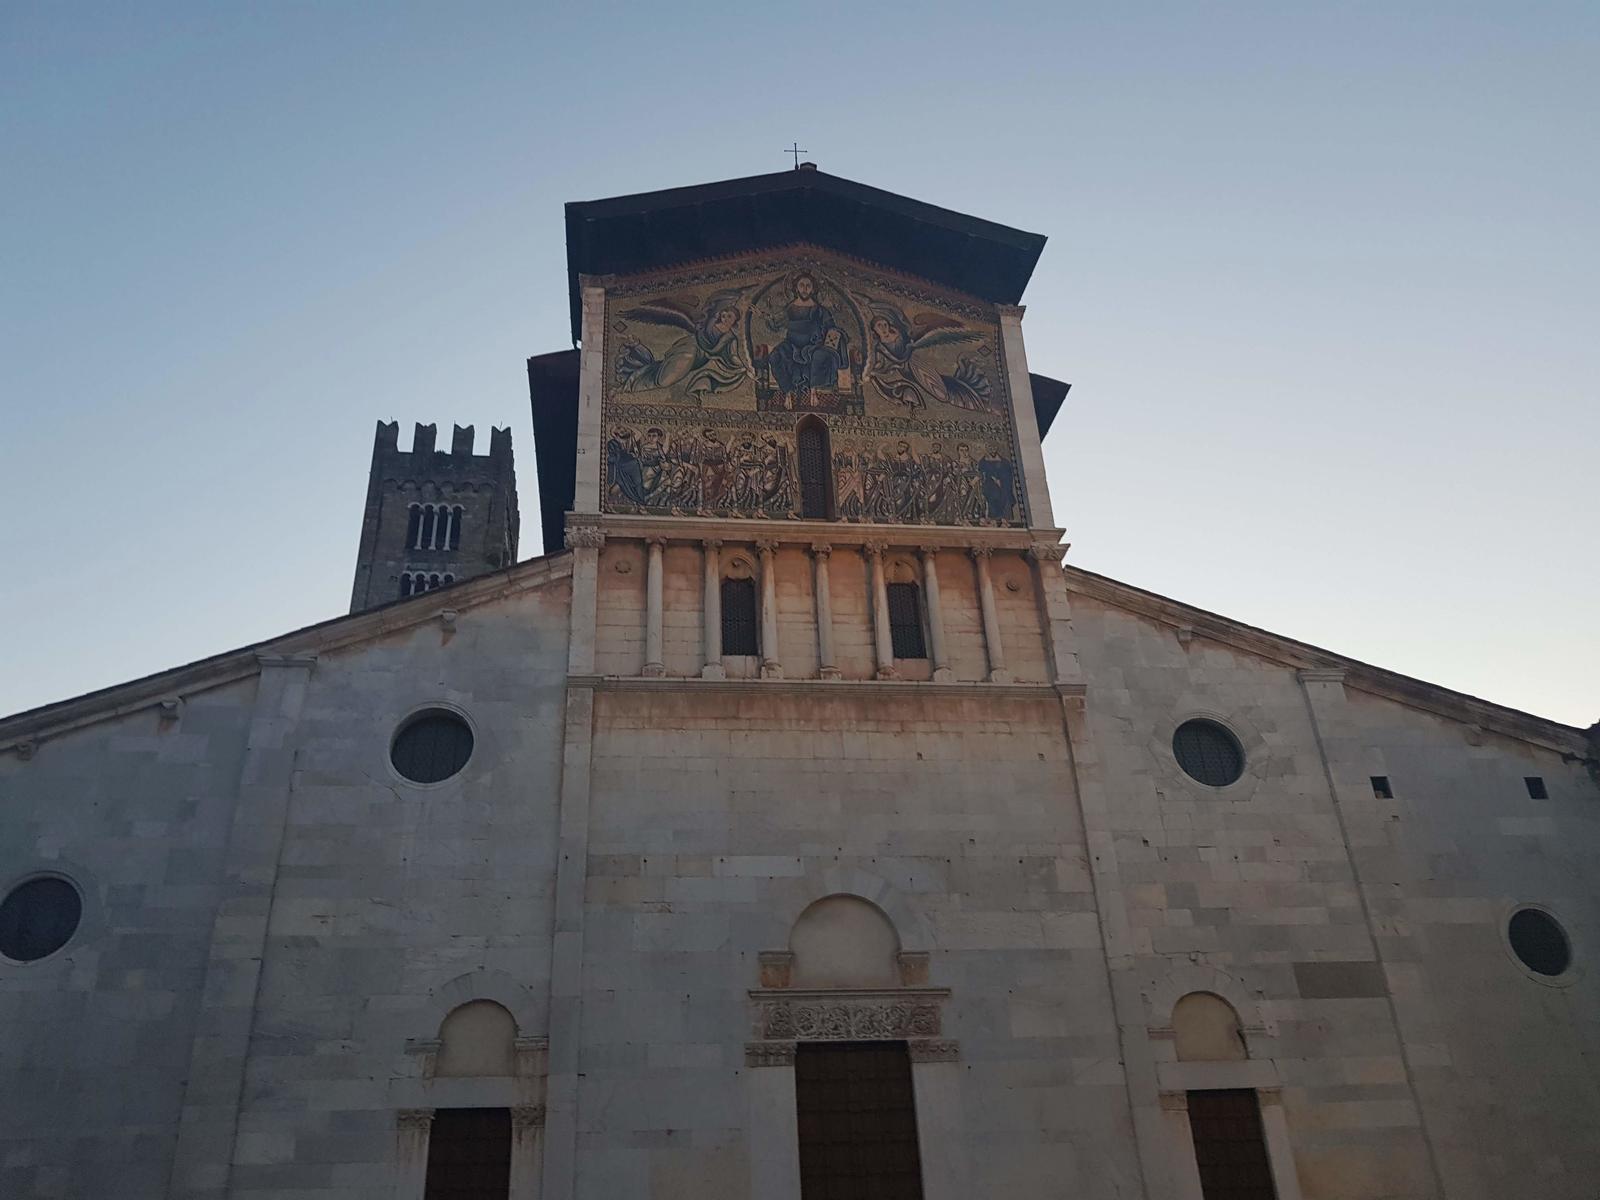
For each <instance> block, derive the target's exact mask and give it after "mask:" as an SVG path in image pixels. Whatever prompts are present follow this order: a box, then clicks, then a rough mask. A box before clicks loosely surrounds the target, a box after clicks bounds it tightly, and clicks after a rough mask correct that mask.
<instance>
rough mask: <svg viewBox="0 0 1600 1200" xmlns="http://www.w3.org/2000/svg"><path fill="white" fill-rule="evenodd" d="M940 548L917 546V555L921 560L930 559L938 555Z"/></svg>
mask: <svg viewBox="0 0 1600 1200" xmlns="http://www.w3.org/2000/svg"><path fill="white" fill-rule="evenodd" d="M942 548H943V547H940V546H918V547H917V553H918V554H920V555H922V557H923V558H932V557H933V556H934V555H935V554H937V553H939V551H940V550H941V549H942Z"/></svg>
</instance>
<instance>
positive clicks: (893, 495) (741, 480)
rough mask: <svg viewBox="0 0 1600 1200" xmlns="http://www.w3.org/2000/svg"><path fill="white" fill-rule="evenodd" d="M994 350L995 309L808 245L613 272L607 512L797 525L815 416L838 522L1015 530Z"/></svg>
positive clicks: (1015, 499) (1004, 408)
mask: <svg viewBox="0 0 1600 1200" xmlns="http://www.w3.org/2000/svg"><path fill="white" fill-rule="evenodd" d="M1001 353H1002V352H1001V342H1000V330H999V323H998V321H997V319H996V316H995V313H994V311H993V308H992V306H987V305H984V304H982V303H980V302H978V301H974V300H970V299H966V298H963V297H961V296H958V295H956V294H953V293H948V292H944V291H942V290H939V289H937V288H935V287H934V286H933V285H930V284H923V283H920V282H917V281H914V280H910V279H907V278H904V277H899V276H893V275H890V274H888V273H886V272H880V271H876V270H874V269H872V268H870V267H867V266H865V265H862V264H855V263H849V262H845V261H842V260H838V259H834V258H831V257H827V256H822V255H819V254H817V253H815V252H808V251H795V252H791V253H787V254H782V255H769V256H765V257H763V258H761V259H759V260H750V259H746V260H741V261H736V262H730V263H722V264H718V265H714V266H707V267H704V268H702V269H699V270H687V271H680V272H675V273H671V274H658V275H651V276H648V277H645V276H636V277H633V278H630V279H625V280H620V281H612V282H611V284H610V285H609V286H608V287H607V292H606V341H605V360H606V381H605V391H604V401H603V420H604V435H605V460H604V464H603V477H602V489H603V505H604V507H605V509H606V511H608V512H628V513H651V514H657V515H685V516H687V515H702V516H739V517H756V518H768V519H777V520H784V519H795V518H799V517H800V515H801V513H802V511H803V509H802V493H803V487H802V479H801V466H802V464H801V458H800V454H799V448H798V440H797V439H798V431H799V424H800V422H801V421H802V420H805V419H807V418H814V419H816V420H820V421H821V422H822V423H823V424H824V425H825V426H826V430H827V454H826V469H827V471H828V473H829V478H828V487H829V490H830V493H831V505H830V512H831V514H832V515H833V516H836V517H837V519H839V520H844V521H864V522H888V523H896V524H927V525H1020V524H1023V514H1022V503H1021V497H1020V494H1019V488H1018V478H1017V468H1016V453H1015V438H1014V433H1013V430H1012V427H1011V420H1010V400H1009V397H1008V395H1007V392H1006V372H1005V369H1004V364H1003V362H1002V358H1001ZM812 427H813V428H814V423H813V425H812ZM815 463H816V458H815V455H814V453H813V455H812V459H811V465H810V466H809V469H810V470H811V471H813V472H814V471H815V470H816V466H815ZM810 482H811V483H813V484H815V482H816V481H815V480H810Z"/></svg>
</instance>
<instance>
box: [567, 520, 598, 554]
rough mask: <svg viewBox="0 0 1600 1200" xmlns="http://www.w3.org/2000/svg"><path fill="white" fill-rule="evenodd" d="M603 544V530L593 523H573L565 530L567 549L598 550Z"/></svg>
mask: <svg viewBox="0 0 1600 1200" xmlns="http://www.w3.org/2000/svg"><path fill="white" fill-rule="evenodd" d="M605 544H606V535H605V531H604V530H601V529H596V528H595V527H594V526H593V525H575V526H573V527H572V528H571V529H568V530H567V548H568V549H569V550H599V549H600V548H601V547H602V546H604V545H605Z"/></svg>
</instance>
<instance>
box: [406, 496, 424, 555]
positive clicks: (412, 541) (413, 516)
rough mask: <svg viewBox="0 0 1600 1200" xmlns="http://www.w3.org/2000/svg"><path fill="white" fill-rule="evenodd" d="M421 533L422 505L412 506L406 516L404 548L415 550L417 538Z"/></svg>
mask: <svg viewBox="0 0 1600 1200" xmlns="http://www.w3.org/2000/svg"><path fill="white" fill-rule="evenodd" d="M421 532H422V505H420V504H413V505H412V506H411V507H410V509H409V510H408V512H407V516H406V548H407V549H410V550H415V549H416V548H417V536H418V535H419V534H420V533H421Z"/></svg>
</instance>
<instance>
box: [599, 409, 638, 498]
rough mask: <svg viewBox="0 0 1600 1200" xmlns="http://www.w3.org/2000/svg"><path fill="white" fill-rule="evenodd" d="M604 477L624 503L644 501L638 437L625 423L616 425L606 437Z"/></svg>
mask: <svg viewBox="0 0 1600 1200" xmlns="http://www.w3.org/2000/svg"><path fill="white" fill-rule="evenodd" d="M606 478H607V479H609V480H610V481H611V486H612V487H613V488H615V489H616V490H617V494H618V496H620V497H621V499H622V501H623V502H624V503H626V504H637V505H638V506H640V507H641V508H642V507H644V505H645V503H646V496H645V490H644V472H643V471H642V470H641V469H640V466H639V438H638V435H636V434H635V433H634V432H633V430H631V429H629V428H628V427H627V426H626V425H618V426H616V427H615V428H614V429H612V431H611V436H610V437H609V438H607V439H606Z"/></svg>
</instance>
